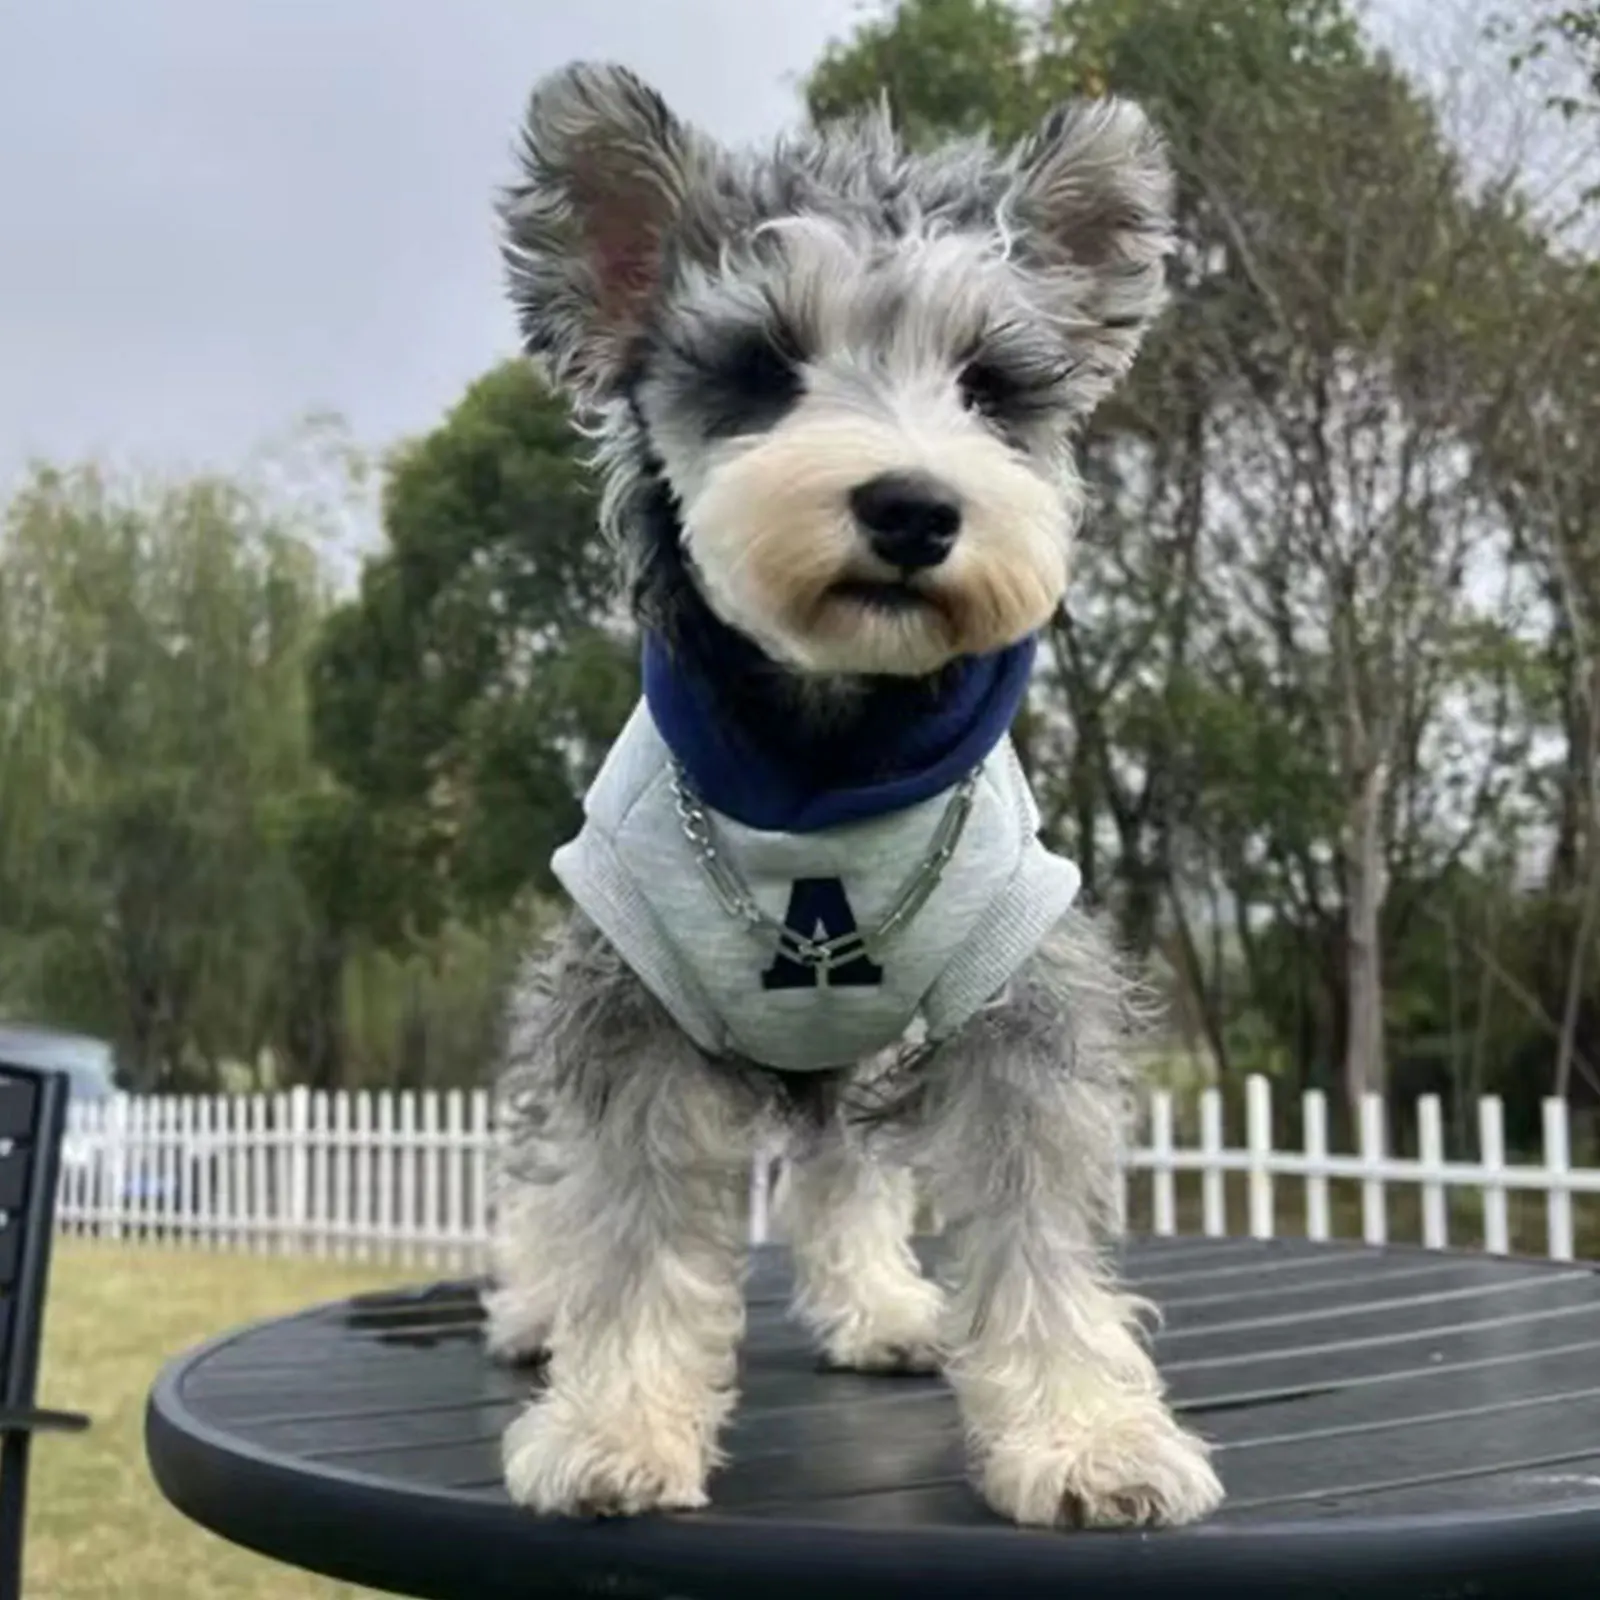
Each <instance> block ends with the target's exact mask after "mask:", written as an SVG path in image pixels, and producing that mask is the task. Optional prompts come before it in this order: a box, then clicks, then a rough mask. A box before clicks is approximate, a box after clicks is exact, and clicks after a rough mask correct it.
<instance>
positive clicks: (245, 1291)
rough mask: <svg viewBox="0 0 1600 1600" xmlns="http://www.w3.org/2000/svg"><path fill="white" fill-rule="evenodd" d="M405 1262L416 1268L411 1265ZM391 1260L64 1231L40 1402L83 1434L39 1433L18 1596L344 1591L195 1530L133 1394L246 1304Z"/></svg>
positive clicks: (362, 1281) (237, 1599)
mask: <svg viewBox="0 0 1600 1600" xmlns="http://www.w3.org/2000/svg"><path fill="white" fill-rule="evenodd" d="M409 1275H410V1276H412V1277H415V1276H418V1275H419V1274H418V1270H417V1269H413V1271H412V1272H411V1273H410V1274H409ZM404 1276H407V1274H406V1273H405V1272H404V1270H403V1269H396V1268H392V1267H389V1268H383V1267H362V1266H356V1265H350V1264H345V1263H337V1262H329V1261H310V1260H296V1259H289V1258H279V1257H266V1256H249V1255H225V1254H222V1253H215V1254H213V1253H210V1252H204V1251H198V1250H185V1249H164V1248H159V1247H153V1246H145V1245H135V1244H110V1243H90V1242H86V1241H79V1240H63V1241H62V1242H61V1243H60V1245H59V1246H58V1247H57V1249H56V1256H55V1265H54V1268H53V1270H52V1274H51V1289H50V1302H49V1307H48V1310H47V1313H46V1326H45V1348H44V1370H43V1373H42V1375H41V1381H40V1391H41V1398H42V1402H43V1403H44V1404H46V1405H52V1406H58V1407H61V1408H63V1409H71V1410H78V1411H86V1412H88V1413H89V1414H90V1416H92V1417H93V1419H94V1422H93V1426H92V1427H91V1428H90V1430H89V1432H87V1433H84V1434H77V1435H60V1434H46V1435H44V1436H42V1437H41V1438H40V1439H39V1440H38V1442H37V1443H36V1444H35V1446H34V1455H33V1461H34V1469H33V1475H32V1480H31V1484H30V1490H29V1517H28V1546H27V1573H26V1582H25V1584H24V1591H25V1593H26V1594H27V1597H28V1600H269V1597H270V1600H336V1597H342V1600H353V1597H355V1596H357V1595H358V1594H360V1593H362V1592H363V1591H358V1590H355V1589H352V1588H350V1587H348V1586H346V1585H343V1584H336V1583H331V1582H328V1581H326V1580H324V1579H320V1578H313V1577H311V1576H309V1575H307V1574H302V1573H298V1572H294V1571H292V1570H291V1569H289V1568H286V1567H281V1566H277V1565H275V1564H274V1563H272V1562H269V1561H265V1560H263V1559H262V1558H261V1557H259V1556H255V1555H251V1554H249V1553H247V1552H246V1551H243V1550H239V1549H236V1548H234V1547H233V1546H232V1545H229V1544H227V1543H225V1542H224V1541H223V1540H221V1539H217V1538H214V1537H213V1536H212V1535H210V1534H208V1533H205V1532H203V1531H202V1530H201V1529H200V1528H198V1527H196V1526H195V1525H194V1524H193V1523H191V1522H188V1521H186V1520H185V1519H184V1518H183V1517H181V1516H179V1515H178V1513H177V1512H176V1511H174V1510H172V1508H171V1507H170V1506H168V1505H167V1503H166V1502H165V1501H164V1500H163V1499H162V1498H161V1496H160V1494H159V1493H158V1492H157V1490H156V1487H155V1485H154V1483H152V1481H151V1479H150V1474H149V1471H148V1469H147V1468H146V1466H145V1460H144V1444H143V1436H142V1434H143V1425H144V1402H145V1395H146V1393H147V1391H148V1389H149V1387H150V1384H151V1381H152V1380H153V1379H154V1377H155V1375H156V1372H157V1370H158V1369H159V1368H160V1366H161V1365H162V1363H163V1362H164V1361H166V1360H167V1358H168V1357H170V1356H174V1355H177V1354H178V1353H179V1352H180V1351H182V1350H185V1349H187V1348H188V1347H189V1346H190V1345H193V1344H197V1343H198V1342H199V1341H201V1340H202V1339H205V1338H207V1337H209V1336H210V1335H212V1334H215V1333H219V1332H221V1331H223V1330H224V1329H226V1328H228V1327H231V1326H233V1325H235V1324H237V1323H241V1322H248V1321H250V1320H251V1319H253V1318H257V1317H265V1316H272V1315H274V1314H276V1313H279V1312H286V1311H292V1310H295V1309H297V1308H299V1307H302V1306H304V1305H307V1304H309V1303H314V1302H316V1301H318V1300H328V1299H334V1298H337V1297H338V1296H340V1295H345V1294H351V1293H354V1292H356V1291H358V1290H362V1289H371V1288H377V1287H380V1286H382V1285H384V1284H390V1283H394V1282H396V1281H398V1280H399V1279H400V1278H402V1277H404Z"/></svg>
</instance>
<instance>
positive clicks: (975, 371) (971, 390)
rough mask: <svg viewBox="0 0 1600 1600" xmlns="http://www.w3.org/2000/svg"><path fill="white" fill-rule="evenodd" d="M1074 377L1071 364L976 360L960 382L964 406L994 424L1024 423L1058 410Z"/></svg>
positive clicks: (967, 366)
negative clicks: (1064, 390)
mask: <svg viewBox="0 0 1600 1600" xmlns="http://www.w3.org/2000/svg"><path fill="white" fill-rule="evenodd" d="M1071 376H1072V366H1071V364H1070V363H1065V362H1064V363H1062V364H1061V365H1059V366H1057V365H1048V366H1047V365H1036V364H1034V363H1032V362H1027V363H1020V364H1019V363H1017V362H1014V361H1004V362H1002V361H1000V360H997V359H996V358H995V357H994V356H993V355H979V356H974V357H973V358H972V360H970V361H969V362H968V363H967V364H966V366H964V367H963V368H962V369H961V372H960V374H959V376H958V377H957V379H956V383H957V386H958V387H959V389H960V391H961V403H962V404H963V405H964V406H965V407H966V408H967V409H968V410H969V411H975V412H977V413H978V414H979V415H980V416H983V417H987V418H988V419H989V420H990V421H991V422H1008V423H1023V422H1028V421H1031V420H1033V419H1036V418H1042V417H1044V416H1046V415H1047V414H1048V413H1050V412H1052V411H1054V410H1056V409H1057V408H1058V407H1059V406H1060V405H1061V404H1062V399H1063V387H1062V386H1063V385H1064V383H1065V382H1066V380H1067V379H1068V378H1070V377H1071Z"/></svg>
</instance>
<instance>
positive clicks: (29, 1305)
mask: <svg viewBox="0 0 1600 1600" xmlns="http://www.w3.org/2000/svg"><path fill="white" fill-rule="evenodd" d="M66 1122H67V1079H66V1077H65V1076H64V1075H62V1074H61V1073H57V1072H36V1071H34V1070H32V1069H31V1068H27V1067H12V1066H7V1065H6V1064H5V1063H4V1062H0V1600H20V1596H21V1593H22V1538H23V1525H24V1518H25V1516H26V1514H27V1499H28V1458H29V1453H30V1450H31V1448H32V1444H33V1436H34V1434H36V1433H42V1432H47V1431H51V1432H62V1433H79V1432H81V1431H82V1430H83V1429H85V1428H87V1427H88V1426H89V1419H88V1418H87V1417H84V1416H79V1415H77V1414H76V1413H75V1412H70V1411H42V1410H40V1409H39V1407H38V1406H37V1405H36V1404H35V1387H36V1385H37V1383H38V1376H39V1340H40V1334H41V1332H42V1324H43V1321H44V1302H45V1290H46V1286H47V1281H48V1278H49V1274H50V1250H51V1246H52V1245H53V1243H54V1237H53V1235H54V1229H55V1211H56V1181H57V1177H58V1174H59V1172H60V1166H61V1140H62V1136H63V1135H64V1133H65V1131H66Z"/></svg>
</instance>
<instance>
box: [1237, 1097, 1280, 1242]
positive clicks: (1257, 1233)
mask: <svg viewBox="0 0 1600 1600" xmlns="http://www.w3.org/2000/svg"><path fill="white" fill-rule="evenodd" d="M1244 1122H1245V1144H1246V1146H1247V1147H1248V1150H1249V1155H1250V1167H1249V1172H1250V1178H1249V1194H1250V1237H1251V1238H1252V1239H1270V1238H1271V1237H1272V1230H1273V1223H1274V1220H1275V1218H1274V1215H1273V1197H1272V1166H1271V1162H1272V1085H1271V1083H1270V1082H1269V1081H1268V1080H1267V1079H1266V1077H1264V1076H1263V1075H1262V1074H1261V1073H1259V1072H1255V1073H1252V1074H1251V1075H1250V1077H1249V1078H1248V1079H1246V1080H1245V1086H1244Z"/></svg>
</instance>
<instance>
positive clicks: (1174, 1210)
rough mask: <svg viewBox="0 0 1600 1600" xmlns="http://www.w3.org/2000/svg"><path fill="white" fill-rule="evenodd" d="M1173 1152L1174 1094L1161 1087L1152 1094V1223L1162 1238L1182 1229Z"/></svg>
mask: <svg viewBox="0 0 1600 1600" xmlns="http://www.w3.org/2000/svg"><path fill="white" fill-rule="evenodd" d="M1172 1152H1173V1138H1172V1095H1171V1092H1170V1091H1169V1090H1166V1089H1157V1090H1156V1092H1155V1093H1154V1094H1153V1095H1151V1097H1150V1156H1151V1180H1150V1183H1151V1204H1150V1225H1151V1227H1152V1228H1153V1229H1154V1231H1155V1232H1156V1234H1158V1235H1159V1236H1160V1237H1161V1238H1170V1237H1171V1236H1172V1235H1173V1234H1175V1233H1176V1232H1177V1231H1178V1197H1177V1185H1176V1183H1175V1181H1174V1177H1173V1171H1172Z"/></svg>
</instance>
